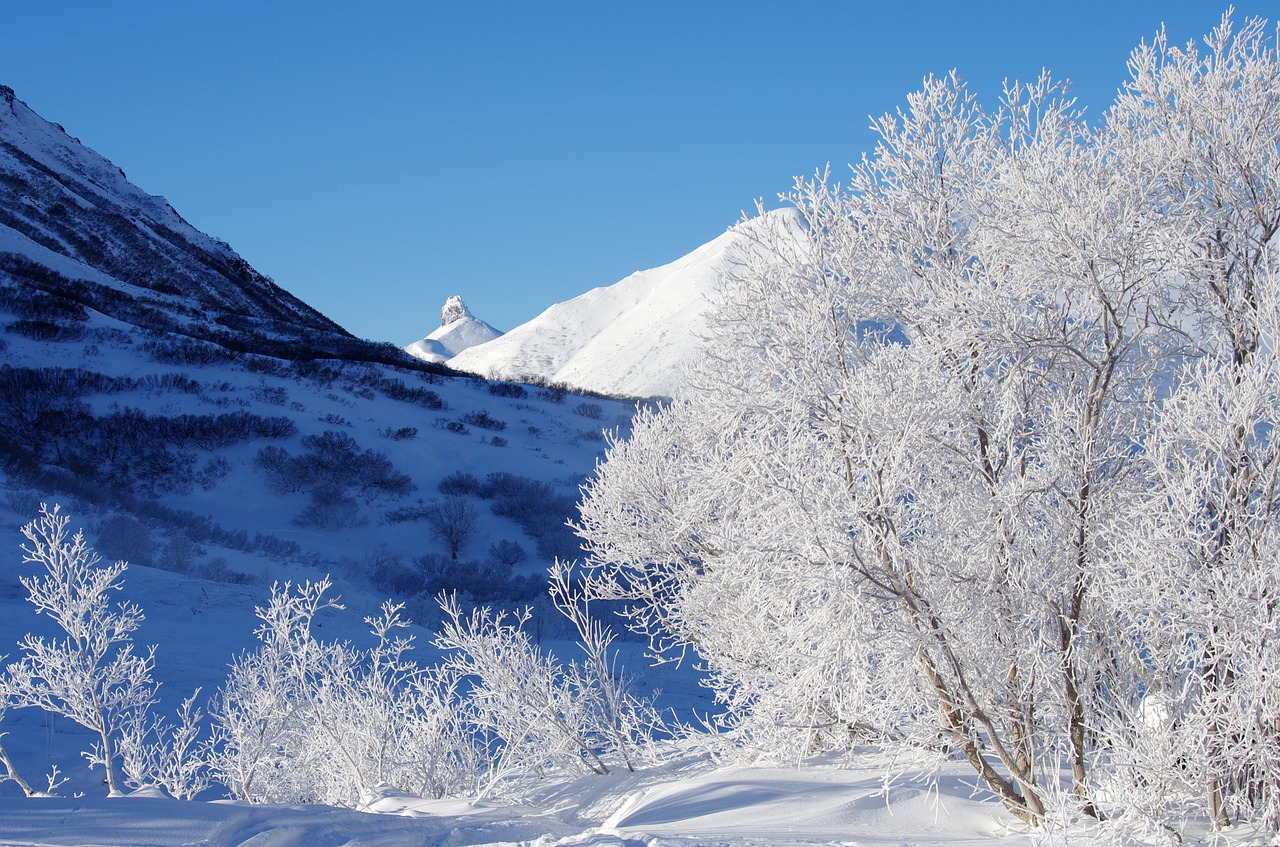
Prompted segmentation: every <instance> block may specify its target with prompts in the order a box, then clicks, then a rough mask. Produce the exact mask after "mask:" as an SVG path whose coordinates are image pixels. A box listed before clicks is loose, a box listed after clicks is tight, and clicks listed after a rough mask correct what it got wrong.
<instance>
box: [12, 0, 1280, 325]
mask: <svg viewBox="0 0 1280 847" xmlns="http://www.w3.org/2000/svg"><path fill="white" fill-rule="evenodd" d="M1223 8H1224V7H1223V6H1219V5H1217V4H1215V3H1212V2H1152V0H1108V2H1094V0H1089V1H1088V2H1076V3H1068V2H1058V3H1044V4H1042V3H1034V2H1031V3H1028V2H956V0H951V2H925V0H915V2H912V1H911V0H903V1H902V2H890V1H889V0H885V2H881V3H876V4H870V3H862V2H853V0H849V2H805V0H769V2H755V0H732V2H712V0H701V1H700V0H683V2H663V1H662V0H659V1H658V2H643V3H629V4H621V3H613V2H608V1H607V0H596V2H573V3H557V2H535V0H525V2H509V3H496V2H482V0H449V2H434V0H424V1H423V2H383V3H379V2H371V3H365V4H355V3H351V2H344V3H330V2H323V0H318V2H297V3H286V2H269V0H256V1H255V2H223V0H218V2H198V3H197V2H186V0H177V2H175V0H163V2H151V3H144V2H129V0H117V1H116V2H110V3H108V2H101V0H93V2H87V1H86V2H59V1H58V0H43V2H33V1H32V0H20V2H13V3H7V4H5V6H4V8H3V11H0V31H2V32H3V42H2V43H0V83H2V84H6V85H9V86H10V87H12V88H13V89H15V91H16V92H17V94H18V96H19V97H20V98H22V99H23V100H25V101H26V102H27V103H28V104H29V105H30V106H31V107H32V108H33V109H35V110H36V111H37V112H39V113H40V114H42V115H43V116H44V117H46V118H48V119H49V120H52V121H57V122H59V123H61V124H63V125H64V126H65V127H66V129H67V131H68V132H70V133H71V134H72V135H75V136H77V137H79V138H80V139H81V140H82V141H83V142H84V143H85V144H87V145H88V146H90V147H92V148H94V149H95V150H97V151H98V152H100V153H102V154H103V155H105V156H107V157H108V158H109V159H111V160H112V161H113V162H115V163H116V164H117V165H119V166H120V167H121V168H123V169H124V170H125V172H126V173H128V175H129V177H130V179H131V180H132V181H133V182H135V183H136V184H138V185H139V186H140V187H142V188H143V189H145V190H147V191H149V192H151V193H153V194H161V195H164V196H165V197H167V198H168V199H169V200H170V201H171V202H172V203H173V205H174V206H175V207H176V208H177V209H178V211H179V212H180V213H182V214H183V215H184V216H185V217H186V218H187V219H188V220H189V221H190V222H191V223H192V224H193V225H195V226H196V227H198V228H199V229H202V230H204V231H206V232H208V233H210V234H211V235H214V236H217V237H219V238H222V239H224V240H226V241H228V242H229V243H230V244H231V245H232V247H234V248H235V249H236V250H237V251H238V252H239V253H240V254H241V255H242V256H244V257H245V258H246V259H247V260H248V261H249V262H250V263H251V264H253V265H254V266H255V267H256V268H258V269H259V270H260V271H262V272H263V273H265V274H267V275H269V276H271V277H272V278H274V279H275V280H276V282H278V283H279V284H281V285H282V286H284V287H285V288H287V289H289V290H290V291H292V292H293V293H295V294H297V295H298V296H300V297H301V298H303V299H304V300H306V301H307V302H309V303H311V304H312V305H314V306H316V307H317V308H319V309H320V310H321V311H322V312H324V313H325V314H327V315H328V316H330V317H331V318H333V319H334V320H336V321H338V322H339V323H340V324H342V325H343V326H345V327H346V328H347V329H349V330H351V331H352V332H354V333H356V334H357V335H361V336H364V337H367V338H373V339H377V340H382V341H393V342H395V343H397V344H406V343H408V342H410V341H414V340H416V339H417V338H419V337H421V336H423V335H425V334H426V333H427V332H429V331H430V330H432V329H434V328H435V326H436V325H437V324H438V321H439V308H440V305H441V304H442V303H443V301H444V299H445V298H446V297H447V296H448V295H450V294H461V295H462V296H463V297H464V298H465V299H466V301H467V303H468V304H469V305H470V306H471V308H472V311H474V312H475V313H476V314H477V315H479V316H480V317H482V318H484V319H486V320H488V321H489V322H490V323H492V324H494V325H495V326H497V327H498V328H499V329H504V330H505V329H510V328H512V327H513V326H515V325H517V324H519V323H522V322H524V321H526V320H528V319H530V318H532V317H534V316H535V315H536V314H538V313H539V312H541V311H542V309H544V308H545V307H547V306H549V305H551V304H552V303H555V302H558V301H560V300H565V299H568V298H569V297H572V296H575V295H577V294H580V293H582V292H584V291H586V290H588V289H590V288H593V287H595V286H598V285H607V284H610V283H613V282H616V281H617V280H619V279H621V278H622V277H624V276H626V275H627V274H629V273H631V272H632V271H635V270H639V269H642V268H648V267H653V266H656V265H660V264H664V263H666V262H669V261H672V260H674V259H676V258H678V257H679V256H681V255H683V254H684V253H686V252H688V251H689V250H691V249H693V248H694V247H696V246H698V245H699V244H701V243H703V242H705V241H708V240H710V239H711V238H713V237H715V236H716V235H718V234H719V233H720V232H722V231H723V230H724V229H725V228H726V227H728V226H729V225H731V224H733V223H734V222H735V220H736V219H737V218H738V217H739V214H740V212H741V211H742V210H744V209H749V208H750V207H751V206H752V204H753V202H754V199H755V198H757V197H764V198H766V200H769V199H771V198H774V197H776V195H777V194H778V192H780V191H783V190H786V189H787V188H788V187H789V185H790V182H791V177H792V176H793V175H794V174H798V173H805V174H807V173H811V172H813V171H814V170H815V169H817V168H820V167H822V165H824V164H825V163H827V162H831V163H832V165H833V170H835V171H836V172H837V173H838V172H839V171H840V170H841V169H842V168H843V165H844V164H845V163H847V162H850V161H854V160H856V159H857V158H859V157H860V155H861V154H862V152H863V151H865V150H868V149H870V146H871V144H872V138H871V135H870V133H869V132H868V131H867V128H866V127H867V124H868V117H869V116H871V115H880V114H882V113H884V112H886V111H889V110H892V109H895V108H897V107H898V106H899V105H901V104H902V103H903V102H904V99H905V96H906V94H907V93H908V92H909V91H912V90H914V89H915V88H917V87H918V86H919V84H920V81H921V79H922V78H923V77H924V76H925V75H926V74H930V73H935V74H937V73H945V72H947V71H948V70H950V69H952V68H956V69H957V70H958V71H959V72H960V74H961V75H962V76H963V77H965V78H966V79H967V80H969V82H970V84H971V86H973V87H974V88H975V89H976V90H977V91H978V93H979V94H980V96H981V97H982V99H983V100H984V102H987V103H994V100H995V98H996V96H997V95H998V93H999V89H1000V82H1001V80H1002V79H1004V78H1006V77H1009V78H1018V79H1027V78H1030V77H1033V76H1035V75H1036V74H1037V73H1038V72H1039V71H1040V69H1041V68H1042V67H1047V68H1049V69H1050V70H1052V71H1053V72H1054V74H1055V75H1057V76H1060V77H1067V78H1070V79H1071V80H1073V81H1074V83H1075V90H1076V93H1077V95H1078V97H1079V98H1080V100H1081V102H1082V103H1084V104H1086V105H1087V106H1088V107H1089V110H1090V113H1091V114H1094V115H1095V116H1096V115H1098V114H1100V113H1101V112H1102V111H1103V110H1104V109H1105V108H1106V106H1107V104H1108V103H1109V102H1110V100H1111V98H1112V97H1113V96H1114V93H1115V91H1116V89H1117V87H1118V86H1119V85H1120V84H1121V82H1122V81H1123V80H1124V78H1125V73H1126V71H1125V61H1126V59H1127V56H1128V54H1129V51H1130V50H1131V49H1132V48H1133V47H1134V46H1136V45H1137V43H1138V42H1139V40H1141V39H1142V38H1144V37H1147V38H1149V37H1150V36H1151V34H1153V33H1154V32H1155V31H1156V29H1157V27H1158V26H1159V25H1160V23H1161V22H1162V21H1163V22H1165V23H1166V24H1167V26H1168V30H1169V33H1170V36H1171V37H1172V38H1174V39H1175V40H1177V41H1186V40H1188V39H1192V38H1199V37H1200V36H1202V35H1203V34H1204V33H1205V32H1207V31H1208V30H1209V29H1210V28H1211V27H1212V26H1213V25H1214V24H1216V23H1217V20H1218V18H1219V17H1220V15H1221V13H1222V11H1223ZM1236 9H1237V13H1238V16H1241V17H1242V16H1244V15H1266V14H1270V16H1271V17H1272V19H1273V20H1274V18H1275V14H1274V12H1276V11H1280V8H1277V4H1275V3H1274V2H1255V1H1254V0H1249V1H1248V2H1239V3H1236Z"/></svg>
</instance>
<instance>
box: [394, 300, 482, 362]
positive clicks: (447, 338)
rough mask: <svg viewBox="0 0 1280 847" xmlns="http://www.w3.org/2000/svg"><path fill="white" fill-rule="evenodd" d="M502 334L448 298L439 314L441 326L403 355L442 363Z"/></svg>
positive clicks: (463, 305)
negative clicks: (406, 354)
mask: <svg viewBox="0 0 1280 847" xmlns="http://www.w3.org/2000/svg"><path fill="white" fill-rule="evenodd" d="M500 335H502V333H501V332H500V331H499V330H496V329H494V328H493V327H492V326H490V325H489V324H487V323H485V322H484V321H482V320H480V319H479V318H477V317H476V316H475V315H473V314H471V310H470V309H468V308H467V305H466V304H465V303H464V302H462V298H461V297H458V296H456V295H455V296H453V297H450V298H449V299H448V300H446V301H445V304H444V308H443V309H441V310H440V326H439V327H438V328H436V329H435V330H434V331H433V332H431V334H429V335H428V336H427V337H426V338H422V339H419V340H418V341H415V342H413V343H412V344H410V345H409V346H407V347H405V348H404V349H405V352H406V353H408V354H409V355H411V356H415V357H417V358H419V359H422V360H423V361H427V362H444V361H446V360H448V359H451V358H453V357H454V356H456V355H458V354H459V353H461V352H462V351H463V350H468V349H470V348H472V347H475V346H476V345H478V344H484V343H485V342H486V341H492V340H493V339H495V338H497V337H499V336H500Z"/></svg>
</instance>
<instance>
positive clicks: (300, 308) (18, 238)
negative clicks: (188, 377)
mask: <svg viewBox="0 0 1280 847" xmlns="http://www.w3.org/2000/svg"><path fill="white" fill-rule="evenodd" d="M0 277H3V278H4V279H6V280H9V281H10V282H11V283H13V284H16V285H18V286H19V287H20V288H22V289H23V290H25V291H28V292H30V291H36V292H40V294H37V295H34V296H36V297H37V298H39V297H40V296H44V295H48V296H51V297H53V298H55V299H57V300H59V301H62V302H64V303H75V304H79V306H81V307H87V308H91V309H93V310H94V311H96V312H98V313H100V314H103V315H106V316H110V317H112V318H115V319H117V320H120V321H122V322H123V323H126V324H129V325H132V326H135V327H138V328H139V329H141V330H147V331H155V332H160V333H176V334H179V335H182V336H186V337H192V338H199V339H203V340H205V341H210V342H213V343H214V344H217V345H219V346H222V347H224V348H227V349H230V350H233V351H238V352H266V353H271V354H274V355H285V356H297V357H316V356H320V357H338V358H345V359H361V358H363V359H380V360H384V361H403V360H404V357H403V356H402V355H400V354H399V353H398V351H396V352H393V351H394V348H390V349H388V345H377V344H372V343H370V342H366V341H362V340H360V339H356V338H353V337H352V336H351V335H350V334H349V333H347V332H346V331H345V330H343V329H342V327H340V326H339V325H338V324H337V323H335V322H334V321H333V320H330V319H329V318H328V317H326V316H324V315H322V314H320V313H319V312H318V311H316V310H315V309H313V308H312V307H311V306H309V305H307V304H306V303H304V302H302V301H301V300H299V299H298V298H296V297H294V296H293V295H291V294H290V293H289V292H287V291H285V290H284V289H283V288H281V287H280V286H278V285H276V284H275V283H274V282H272V281H271V280H270V279H268V278H267V277H265V276H263V275H262V274H260V273H258V272H257V271H256V270H254V269H253V268H252V267H251V266H250V265H249V264H248V263H247V262H246V261H245V260H244V259H243V258H241V257H240V256H239V255H237V254H236V252H235V251H234V250H232V249H231V247H230V246H229V245H227V244H226V243H224V242H222V241H219V240H218V239H216V238H211V237H210V236H208V235H206V234H204V233H202V232H200V231H198V230H196V229H195V228H194V227H192V226H191V225H190V224H189V223H187V221H185V220H184V219H183V218H182V216H181V215H179V214H178V212H177V211H175V210H174V209H173V207H172V206H170V205H169V203H168V202H167V201H166V200H165V199H164V198H163V197H156V196H152V195H150V194H148V193H146V192H145V191H143V190H141V189H140V188H138V187H137V186H135V185H133V184H132V183H130V182H129V181H128V179H126V177H125V174H124V171H122V170H121V169H120V168H118V167H116V166H115V165H114V164H112V163H111V162H109V161H107V160H106V159H105V158H103V157H102V156H100V155H99V154H97V153H95V152H94V151H93V150H91V149H90V148H88V147H86V146H84V145H83V144H81V143H80V141H79V140H77V139H75V138H72V137H71V136H70V135H68V134H67V133H66V132H65V131H64V130H63V128H62V127H61V126H58V125H57V124H53V123H50V122H48V121H46V120H44V119H43V118H41V117H40V116H39V115H38V114H36V113H35V112H34V111H32V110H31V109H30V108H29V107H28V106H27V105H26V104H25V103H24V102H23V101H22V100H20V99H18V97H17V96H16V95H15V94H14V92H13V90H12V89H10V88H7V87H4V86H0ZM34 311H35V312H37V313H38V312H39V311H40V310H39V309H35V310H34ZM55 318H56V315H40V314H34V315H29V316H25V320H26V321H27V323H26V324H25V326H26V327H27V328H28V329H38V327H39V326H40V325H41V323H40V322H44V323H50V322H52V323H56V319H55Z"/></svg>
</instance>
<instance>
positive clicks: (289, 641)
mask: <svg viewBox="0 0 1280 847" xmlns="http://www.w3.org/2000/svg"><path fill="white" fill-rule="evenodd" d="M328 589H329V582H328V580H324V581H322V582H319V583H310V582H308V583H303V584H301V585H298V586H296V587H295V586H292V585H290V584H289V583H285V584H283V585H279V584H277V585H275V586H273V588H272V594H271V600H270V603H269V604H268V605H267V606H266V607H265V608H259V609H258V610H257V612H258V617H259V619H260V620H261V621H262V624H261V626H259V628H258V630H257V633H256V635H257V637H258V641H259V646H258V647H257V648H256V649H255V650H252V651H250V652H247V653H245V654H244V655H242V656H240V657H239V658H237V659H236V660H235V662H234V663H233V664H232V667H231V672H230V673H229V674H228V676H227V681H226V683H225V684H224V685H223V687H222V689H221V691H219V692H218V695H217V697H216V698H215V701H214V706H213V707H212V709H211V713H212V717H213V721H214V747H213V755H212V764H213V767H214V770H215V772H216V774H217V775H218V778H219V779H220V780H221V781H222V782H223V783H224V784H225V785H226V786H227V788H228V790H230V792H231V794H232V796H233V797H235V798H236V799H240V800H248V801H251V802H255V803H298V802H303V803H326V804H329V805H337V806H348V807H355V806H359V805H360V803H361V802H362V800H363V799H364V798H365V797H366V796H367V795H369V794H371V793H372V792H374V790H375V789H380V788H381V787H383V786H392V787H395V788H398V789H399V790H401V791H404V792H407V793H412V794H418V795H426V796H436V797H442V796H447V795H458V794H461V793H464V792H465V791H466V790H467V789H468V788H469V787H470V786H472V785H474V782H475V779H476V775H477V773H478V772H479V770H480V768H481V760H482V754H481V751H479V750H478V749H477V748H476V747H475V746H474V743H473V741H472V738H471V736H470V734H469V733H468V732H466V731H465V730H464V727H463V726H462V725H461V724H460V723H459V722H458V720H457V716H456V715H457V713H456V710H455V708H454V706H455V704H454V702H453V701H454V693H453V692H454V690H455V683H454V682H453V681H452V679H450V678H449V677H448V676H447V675H446V674H444V673H442V672H440V671H438V670H436V669H432V668H423V667H420V666H418V665H416V664H415V663H413V662H412V661H410V659H409V657H408V653H409V651H410V650H411V649H412V646H413V645H412V637H408V636H406V635H405V634H404V629H405V627H406V625H407V624H406V621H405V620H404V619H403V618H402V617H401V616H400V611H401V607H400V606H397V605H393V604H390V603H388V604H384V606H383V608H382V612H381V614H380V615H378V616H376V617H372V618H369V619H367V622H368V624H369V627H370V630H371V631H372V634H373V636H374V639H375V643H374V644H373V645H372V646H371V647H368V648H359V647H356V646H354V645H352V644H348V643H334V642H327V643H326V642H320V641H318V640H316V638H315V636H314V635H313V633H312V629H313V625H314V621H315V617H316V615H317V614H319V613H320V612H322V611H324V610H327V609H341V606H339V605H338V604H337V603H336V602H334V601H331V600H329V599H328V598H327V597H326V596H325V594H326V592H327V591H328Z"/></svg>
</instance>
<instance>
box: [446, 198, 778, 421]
mask: <svg viewBox="0 0 1280 847" xmlns="http://www.w3.org/2000/svg"><path fill="white" fill-rule="evenodd" d="M791 214H792V213H790V212H786V211H779V212H771V213H769V214H768V215H766V216H764V217H763V218H755V219H752V220H750V221H747V222H746V223H742V224H739V225H737V226H735V227H733V228H732V229H730V230H729V231H727V232H725V233H724V234H722V235H720V236H719V237H717V238H715V239H713V240H712V241H710V242H708V243H707V244H704V245H702V246H701V247H699V248H698V249H696V250H694V251H693V252H692V253H689V254H688V255H686V256H684V257H682V258H680V259H677V260H676V261H674V262H672V263H670V264H667V265H663V266H662V267H658V268H653V269H652V270H647V271H638V272H636V273H634V274H632V275H631V276H629V277H627V278H626V279H624V280H622V281H620V282H617V283H614V284H613V285H609V286H605V287H601V288H595V289H592V290H591V291H588V292H587V293H586V294H582V295H580V296H578V297H575V298H573V299H572V300H568V301H565V302H563V303H557V304H556V305H554V306H552V307H551V308H549V309H547V310H546V311H545V312H543V313H542V314H541V315H539V316H538V317H536V318H534V319H533V320H531V321H529V322H528V323H525V324H522V325H521V326H518V327H516V328H515V329H513V330H511V331H510V332H508V333H507V334H506V335H504V336H502V337H501V338H499V339H497V340H495V341H490V342H489V343H487V344H482V345H480V346H478V347H473V348H471V349H469V350H467V351H465V352H463V353H462V354H460V355H458V356H455V357H454V358H452V359H450V360H449V365H450V366H451V367H454V368H457V369H459V370H464V371H470V372H472V373H478V374H482V375H487V376H494V377H500V378H506V379H515V378H521V377H535V378H537V379H540V380H546V381H550V382H562V383H565V384H567V385H570V386H574V387H577V388H583V389H587V390H589V391H596V392H600V393H603V394H613V395H620V396H627V397H651V396H671V395H672V394H673V393H674V392H675V391H676V390H677V389H678V388H679V387H680V386H681V385H682V384H683V373H682V369H683V366H684V364H685V363H686V362H688V361H689V360H690V358H691V357H692V356H693V354H694V352H695V351H696V350H697V349H698V347H699V345H700V344H701V340H702V339H703V338H705V336H706V333H707V312H708V309H709V307H710V305H711V301H712V298H713V297H714V296H715V293H716V292H717V291H718V290H719V289H720V286H721V281H722V279H723V278H724V275H725V274H726V273H728V272H730V271H731V270H732V268H733V266H734V264H735V263H736V262H738V261H740V260H741V257H742V253H743V250H744V248H745V247H746V246H747V245H748V244H749V243H750V239H751V238H752V237H753V234H755V233H756V232H757V231H758V229H759V227H761V226H762V225H767V224H771V223H776V222H778V221H781V220H788V219H790V215H791ZM786 231H788V232H791V233H793V234H795V235H797V236H798V232H799V230H798V228H797V227H794V226H791V227H787V228H786Z"/></svg>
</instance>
